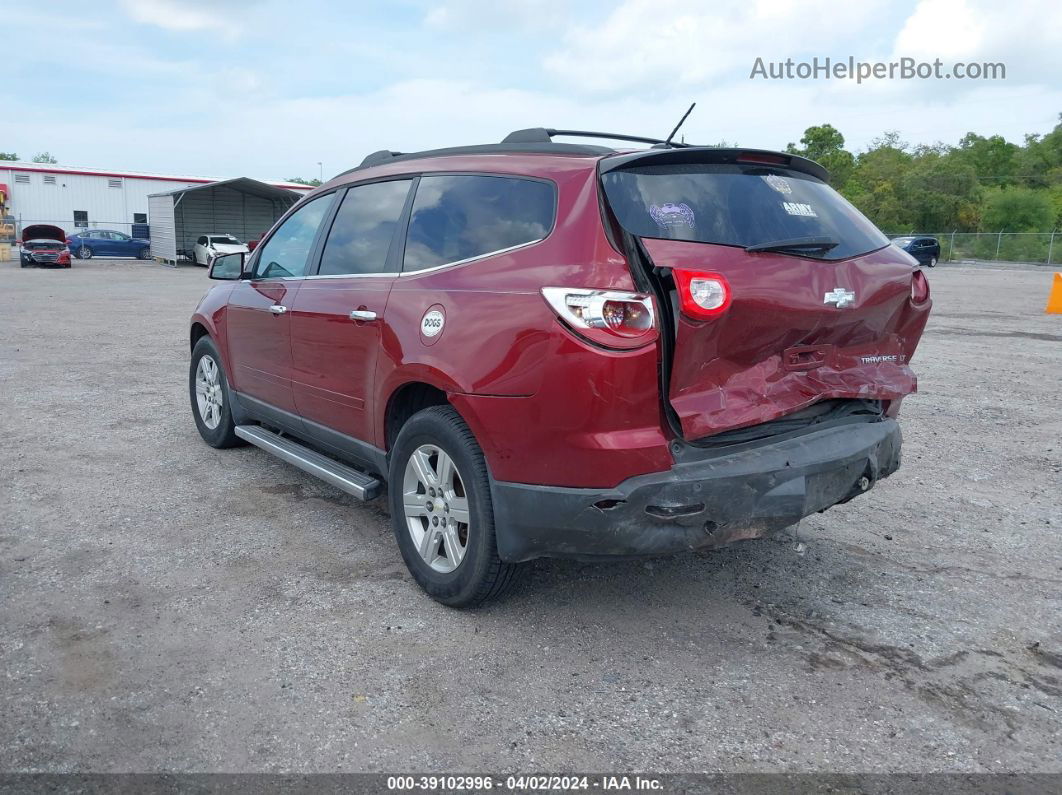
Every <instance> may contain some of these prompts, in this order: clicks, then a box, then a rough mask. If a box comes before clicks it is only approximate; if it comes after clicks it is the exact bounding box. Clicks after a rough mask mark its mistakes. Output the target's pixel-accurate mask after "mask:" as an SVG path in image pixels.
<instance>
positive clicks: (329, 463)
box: [236, 425, 383, 500]
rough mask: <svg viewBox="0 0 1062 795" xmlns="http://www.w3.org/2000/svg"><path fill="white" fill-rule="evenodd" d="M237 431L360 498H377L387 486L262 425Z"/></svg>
mask: <svg viewBox="0 0 1062 795" xmlns="http://www.w3.org/2000/svg"><path fill="white" fill-rule="evenodd" d="M236 435H237V436H239V437H240V438H241V439H245V440H246V441H248V442H250V443H251V444H253V445H254V446H255V447H260V448H262V449H263V450H265V451H266V452H267V453H272V454H273V455H275V456H276V457H277V458H280V459H282V460H284V461H287V462H288V463H289V464H292V465H293V466H297V467H298V468H299V469H301V470H302V471H303V472H306V473H308V474H310V475H313V476H314V477H315V478H320V479H321V480H323V481H324V482H325V483H329V484H331V485H333V486H335V487H336V488H337V489H340V490H342V491H345V492H346V493H347V494H350V495H352V496H354V497H357V498H358V499H359V500H371V499H375V498H376V497H378V496H379V495H380V491H381V490H382V489H383V483H381V482H380V480H379V479H377V478H374V477H372V476H371V475H366V474H365V473H364V472H358V470H356V469H353V468H351V467H348V466H347V465H346V464H341V463H339V462H338V461H336V460H334V459H331V458H329V457H328V456H326V455H321V454H320V453H318V452H316V451H315V450H311V449H310V448H309V447H304V446H303V445H301V444H299V443H298V442H296V441H293V440H291V439H288V438H286V437H284V436H281V435H280V434H276V433H273V432H272V431H267V430H266V429H265V428H263V427H261V426H259V425H237V426H236Z"/></svg>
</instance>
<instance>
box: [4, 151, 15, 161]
mask: <svg viewBox="0 0 1062 795" xmlns="http://www.w3.org/2000/svg"><path fill="white" fill-rule="evenodd" d="M0 160H18V155H16V154H15V153H14V152H0Z"/></svg>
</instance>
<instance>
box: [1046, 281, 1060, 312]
mask: <svg viewBox="0 0 1062 795" xmlns="http://www.w3.org/2000/svg"><path fill="white" fill-rule="evenodd" d="M1044 312H1046V313H1047V314H1049V315H1062V273H1056V274H1055V280H1054V283H1052V285H1051V293H1050V295H1048V296H1047V308H1046V309H1045V310H1044Z"/></svg>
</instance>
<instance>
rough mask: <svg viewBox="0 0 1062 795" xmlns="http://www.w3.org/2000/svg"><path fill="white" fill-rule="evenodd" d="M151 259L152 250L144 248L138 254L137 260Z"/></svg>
mask: <svg viewBox="0 0 1062 795" xmlns="http://www.w3.org/2000/svg"><path fill="white" fill-rule="evenodd" d="M150 257H151V249H150V248H142V249H140V251H138V252H137V254H136V258H137V259H149V258H150Z"/></svg>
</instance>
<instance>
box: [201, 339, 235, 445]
mask: <svg viewBox="0 0 1062 795" xmlns="http://www.w3.org/2000/svg"><path fill="white" fill-rule="evenodd" d="M188 393H189V396H190V397H191V400H192V416H193V417H195V427H196V428H198V429H199V435H200V436H202V437H203V441H204V442H206V443H207V444H209V445H210V446H211V447H218V448H224V447H237V446H239V445H242V444H243V440H242V439H240V437H238V436H237V435H236V424H235V423H234V422H233V421H232V391H231V390H230V389H229V379H228V378H227V377H226V376H225V369H224V367H222V365H221V354H219V353H218V349H217V346H216V345H215V344H214V341H213V340H212V339H210V337H200V338H199V341H198V342H197V343H196V344H195V347H194V348H193V349H192V362H191V365H190V367H189V370H188Z"/></svg>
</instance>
